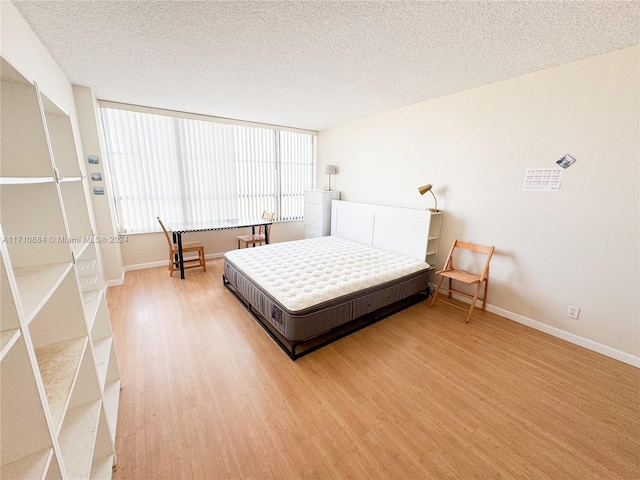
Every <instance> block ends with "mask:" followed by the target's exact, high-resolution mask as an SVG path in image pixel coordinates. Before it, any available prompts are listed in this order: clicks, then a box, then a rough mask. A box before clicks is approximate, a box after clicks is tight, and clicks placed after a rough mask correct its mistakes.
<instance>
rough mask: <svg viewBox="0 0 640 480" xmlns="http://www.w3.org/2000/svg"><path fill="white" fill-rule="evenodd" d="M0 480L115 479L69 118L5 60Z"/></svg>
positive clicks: (107, 359) (113, 362) (88, 241)
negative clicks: (0, 443)
mask: <svg viewBox="0 0 640 480" xmlns="http://www.w3.org/2000/svg"><path fill="white" fill-rule="evenodd" d="M1 62H2V65H1V68H0V72H1V92H0V93H1V95H2V109H0V120H1V125H0V136H1V137H0V145H1V152H0V154H1V156H2V164H1V165H0V236H1V237H2V241H1V242H0V309H1V311H0V382H1V385H0V395H1V404H2V408H1V409H0V415H1V421H0V438H2V439H3V441H2V448H0V478H3V479H4V478H7V479H11V478H20V479H26V478H28V479H48V480H56V479H72V480H76V479H86V478H100V479H108V478H111V473H112V468H113V466H114V465H115V463H116V460H117V458H116V452H115V435H116V432H115V428H116V424H117V412H118V402H119V396H120V372H119V369H118V362H117V358H116V354H115V346H114V343H113V338H112V333H111V324H110V320H109V311H108V309H107V304H106V299H105V295H104V283H103V279H102V272H101V271H100V263H99V262H98V260H97V259H98V255H99V251H98V246H97V245H96V244H95V243H93V242H92V236H93V232H94V231H95V228H94V227H93V225H94V220H93V217H92V215H91V210H90V209H89V207H88V198H89V197H88V193H87V192H88V185H87V180H86V175H85V174H84V173H83V171H84V167H83V166H82V164H81V159H80V158H79V156H78V153H77V151H76V141H75V139H74V134H73V128H72V124H71V119H70V117H69V115H67V113H66V112H64V111H62V110H61V109H60V108H59V107H58V106H57V105H56V104H55V103H54V102H52V101H51V100H50V99H48V98H46V97H45V96H44V95H42V94H41V93H40V92H39V90H38V87H37V85H36V83H35V82H31V81H29V80H28V79H26V78H24V77H23V76H22V75H21V74H20V73H19V72H18V71H17V70H15V69H14V68H13V67H12V66H11V65H10V64H9V63H8V62H7V61H5V60H4V59H1Z"/></svg>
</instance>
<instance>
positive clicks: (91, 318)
mask: <svg viewBox="0 0 640 480" xmlns="http://www.w3.org/2000/svg"><path fill="white" fill-rule="evenodd" d="M103 292H104V290H102V289H100V290H91V291H89V292H82V303H83V307H84V317H85V319H86V320H87V328H88V330H89V331H91V330H92V329H93V325H94V324H95V321H96V316H97V315H98V309H99V308H100V300H101V299H102V293H103Z"/></svg>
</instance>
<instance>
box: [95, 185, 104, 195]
mask: <svg viewBox="0 0 640 480" xmlns="http://www.w3.org/2000/svg"><path fill="white" fill-rule="evenodd" d="M93 194H94V195H104V187H93Z"/></svg>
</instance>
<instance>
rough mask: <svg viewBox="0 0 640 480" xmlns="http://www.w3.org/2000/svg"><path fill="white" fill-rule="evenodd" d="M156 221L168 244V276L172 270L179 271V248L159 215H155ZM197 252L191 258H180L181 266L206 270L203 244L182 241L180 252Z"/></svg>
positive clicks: (171, 274)
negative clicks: (195, 255)
mask: <svg viewBox="0 0 640 480" xmlns="http://www.w3.org/2000/svg"><path fill="white" fill-rule="evenodd" d="M156 219H157V220H158V223H159V224H160V226H161V227H162V231H163V232H164V236H165V237H166V238H167V243H168V244H169V276H170V277H172V276H173V272H175V271H176V270H177V271H180V259H179V249H178V245H176V244H175V243H173V241H172V240H171V237H169V232H168V231H167V229H166V227H165V226H164V223H162V220H160V217H156ZM194 252H196V253H197V254H198V256H197V257H193V258H184V257H183V259H182V265H183V268H184V269H185V270H186V269H187V268H198V267H202V270H203V271H205V272H206V271H207V263H206V260H205V258H204V245H202V243H201V242H199V241H197V240H196V241H193V242H182V254H183V255H184V254H185V253H194Z"/></svg>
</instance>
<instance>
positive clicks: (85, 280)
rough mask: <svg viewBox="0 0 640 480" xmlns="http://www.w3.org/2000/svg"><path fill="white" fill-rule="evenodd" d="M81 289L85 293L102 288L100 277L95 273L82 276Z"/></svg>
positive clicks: (80, 279)
mask: <svg viewBox="0 0 640 480" xmlns="http://www.w3.org/2000/svg"><path fill="white" fill-rule="evenodd" d="M78 280H79V281H80V290H81V291H82V294H83V295H84V294H85V293H87V292H91V291H95V290H100V277H99V276H98V275H97V274H95V275H87V276H86V277H80V278H79V279H78Z"/></svg>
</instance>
